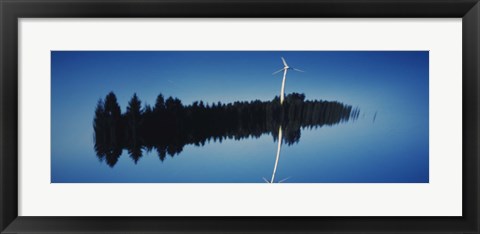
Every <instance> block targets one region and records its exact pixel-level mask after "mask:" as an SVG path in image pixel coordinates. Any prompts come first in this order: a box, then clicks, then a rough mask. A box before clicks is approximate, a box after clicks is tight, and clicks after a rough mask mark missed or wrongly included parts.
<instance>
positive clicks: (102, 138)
mask: <svg viewBox="0 0 480 234" xmlns="http://www.w3.org/2000/svg"><path fill="white" fill-rule="evenodd" d="M51 182H52V183H263V184H267V183H429V52H428V51H51Z"/></svg>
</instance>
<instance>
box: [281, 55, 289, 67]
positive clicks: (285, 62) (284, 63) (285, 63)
mask: <svg viewBox="0 0 480 234" xmlns="http://www.w3.org/2000/svg"><path fill="white" fill-rule="evenodd" d="M281 58H282V62H283V65H284V66H285V67H288V64H287V61H285V59H284V58H283V57H281Z"/></svg>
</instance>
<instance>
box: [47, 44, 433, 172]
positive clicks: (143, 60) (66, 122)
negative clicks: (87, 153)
mask: <svg viewBox="0 0 480 234" xmlns="http://www.w3.org/2000/svg"><path fill="white" fill-rule="evenodd" d="M281 56H283V57H285V59H286V60H287V62H288V63H289V65H290V66H293V67H297V68H299V69H302V70H304V71H306V72H305V73H299V72H291V71H289V73H288V76H287V82H286V89H285V92H286V93H291V92H299V93H305V95H306V97H307V99H324V100H331V101H333V100H335V101H340V102H343V103H345V104H350V105H353V106H358V107H359V108H360V109H361V111H362V114H365V115H367V116H370V117H371V116H372V115H373V113H375V112H378V113H379V114H378V116H379V117H381V116H389V115H390V117H389V119H391V120H392V121H390V122H388V123H387V124H389V125H392V124H395V123H396V122H395V121H397V119H398V121H397V122H398V124H407V123H408V124H409V126H408V127H412V126H413V125H415V126H414V129H418V131H419V132H418V133H419V134H421V135H422V137H423V138H422V139H426V140H427V142H428V95H429V93H428V86H429V80H428V77H429V74H428V71H429V64H428V62H429V58H428V56H429V53H428V51H371V52H369V51H286V52H285V51H222V52H211V51H210V52H209V51H196V52H195V51H170V52H168V51H52V52H51V62H52V63H51V87H52V90H51V92H52V96H51V98H52V99H51V104H52V110H51V111H52V112H51V113H52V165H53V166H54V167H55V165H56V164H55V162H56V160H60V157H61V156H59V155H62V154H66V153H67V152H78V151H81V150H84V149H86V148H88V149H89V150H90V149H91V148H93V143H92V139H93V128H92V120H93V114H94V109H95V106H96V103H97V101H98V99H100V98H104V97H105V95H106V94H107V93H108V92H110V91H113V92H115V94H116V95H117V98H118V101H119V104H120V106H121V108H122V112H124V111H125V107H126V105H127V103H128V100H129V99H130V98H131V96H132V95H133V93H135V92H136V93H137V95H138V96H139V98H140V99H141V100H142V102H143V103H145V102H146V103H148V104H150V105H153V104H154V102H155V98H156V96H157V95H158V94H159V93H162V94H164V96H170V95H171V96H174V97H178V98H179V99H180V100H182V102H183V103H184V104H191V103H192V102H193V101H195V100H203V101H204V102H208V103H212V102H218V101H221V102H224V103H225V102H233V101H237V100H254V99H260V100H271V99H273V97H274V96H276V95H279V91H280V86H281V78H282V75H281V74H280V73H279V74H277V75H272V72H274V71H276V70H278V69H280V68H282V66H283V65H282V62H281V60H280V57H281ZM400 120H401V122H400ZM411 123H413V125H412V124H411ZM425 134H426V135H425ZM417 135H418V134H417ZM425 137H426V138H425ZM54 155H55V156H54ZM91 157H94V156H91ZM427 157H428V156H427Z"/></svg>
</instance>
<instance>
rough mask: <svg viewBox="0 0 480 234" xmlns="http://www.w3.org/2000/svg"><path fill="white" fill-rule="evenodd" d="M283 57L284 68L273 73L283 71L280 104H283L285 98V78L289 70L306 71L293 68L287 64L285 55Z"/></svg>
mask: <svg viewBox="0 0 480 234" xmlns="http://www.w3.org/2000/svg"><path fill="white" fill-rule="evenodd" d="M281 58H282V62H283V66H284V67H283V68H282V69H280V70H278V71H276V72H274V73H273V74H272V75H275V74H277V73H279V72H281V71H283V80H282V89H281V90H280V104H283V99H284V97H283V96H284V93H285V92H284V91H285V79H287V70H294V71H298V72H304V71H302V70H300V69H296V68H293V67H289V66H288V64H287V61H285V59H284V58H283V57H281Z"/></svg>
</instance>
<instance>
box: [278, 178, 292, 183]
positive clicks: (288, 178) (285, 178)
mask: <svg viewBox="0 0 480 234" xmlns="http://www.w3.org/2000/svg"><path fill="white" fill-rule="evenodd" d="M290 177H291V176H289V177H287V178H285V179H283V180H280V181H278V183H282V182H284V181H286V180H288V179H290Z"/></svg>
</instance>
